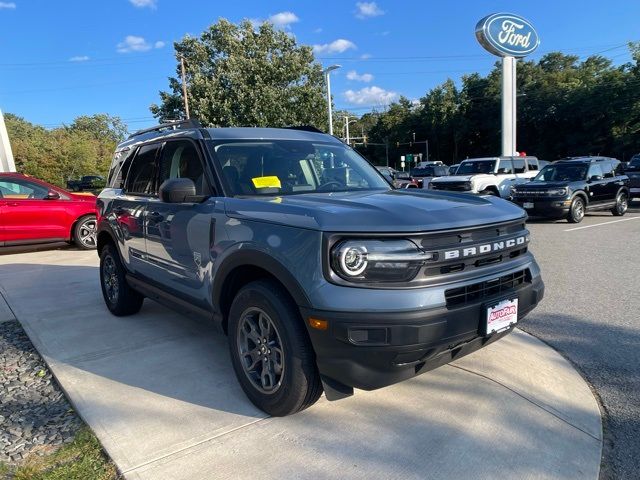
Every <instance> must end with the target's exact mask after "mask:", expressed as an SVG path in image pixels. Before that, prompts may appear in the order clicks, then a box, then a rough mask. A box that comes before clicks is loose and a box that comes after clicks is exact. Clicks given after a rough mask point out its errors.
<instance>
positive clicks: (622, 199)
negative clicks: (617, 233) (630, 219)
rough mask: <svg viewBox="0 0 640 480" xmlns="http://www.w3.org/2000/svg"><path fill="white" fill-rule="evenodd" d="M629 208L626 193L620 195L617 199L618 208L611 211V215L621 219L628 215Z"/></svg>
mask: <svg viewBox="0 0 640 480" xmlns="http://www.w3.org/2000/svg"><path fill="white" fill-rule="evenodd" d="M628 208H629V196H628V195H627V194H626V193H625V192H620V193H618V196H617V197H616V206H615V207H613V208H612V209H611V213H613V214H614V215H615V216H616V217H621V216H623V215H624V214H625V213H627V209H628Z"/></svg>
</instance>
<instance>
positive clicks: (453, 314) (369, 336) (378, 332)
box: [301, 275, 544, 390]
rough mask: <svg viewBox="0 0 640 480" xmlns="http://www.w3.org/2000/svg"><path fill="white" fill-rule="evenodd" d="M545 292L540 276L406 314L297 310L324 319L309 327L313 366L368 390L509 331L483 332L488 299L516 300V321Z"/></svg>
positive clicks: (329, 377) (334, 378) (330, 377)
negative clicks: (454, 303) (476, 297)
mask: <svg viewBox="0 0 640 480" xmlns="http://www.w3.org/2000/svg"><path fill="white" fill-rule="evenodd" d="M543 296H544V284H543V282H542V279H541V277H540V276H539V275H537V276H534V277H532V278H531V279H530V281H527V282H525V283H524V284H522V285H520V286H519V287H517V288H516V289H514V290H512V291H510V292H508V293H501V294H498V295H495V296H493V297H484V298H482V299H481V300H478V301H475V302H471V303H466V304H464V305H461V306H456V307H446V306H440V307H437V308H432V309H422V310H418V311H410V312H395V313H394V312H385V313H379V312H359V313H353V312H349V313H347V312H331V311H326V310H314V309H305V308H303V309H301V313H302V315H303V318H305V320H306V319H308V318H315V319H322V320H326V321H327V322H328V325H329V328H328V329H327V330H316V329H313V328H309V333H310V336H311V341H312V343H313V346H314V349H315V352H316V359H317V364H318V369H319V371H320V374H321V375H322V377H323V380H325V381H327V382H329V383H330V384H334V385H335V384H336V382H337V383H338V384H339V385H340V386H346V387H354V388H359V389H363V390H373V389H376V388H381V387H385V386H387V385H391V384H393V383H397V382H399V381H402V380H406V379H408V378H411V377H414V376H416V375H419V374H421V373H424V372H426V371H429V370H432V369H434V368H436V367H439V366H441V365H444V364H446V363H448V362H450V361H452V360H454V359H456V358H460V357H462V356H464V355H467V354H468V353H471V352H473V351H475V350H478V349H480V348H482V347H484V346H486V345H488V344H490V343H492V342H494V341H495V340H497V339H499V338H501V337H503V336H504V335H506V334H508V333H509V332H510V331H511V329H512V328H511V329H509V330H507V331H504V332H501V333H497V334H494V335H490V336H485V335H483V333H482V328H483V324H484V321H485V319H484V316H485V314H486V305H487V303H492V302H494V301H495V300H496V299H501V298H507V297H508V298H516V297H517V298H518V305H519V315H518V320H519V321H520V320H521V319H523V318H524V317H525V316H526V315H527V314H528V313H529V312H530V311H531V310H533V308H535V306H536V305H537V304H538V303H539V302H540V301H541V300H542V298H543Z"/></svg>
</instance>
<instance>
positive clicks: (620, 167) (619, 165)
mask: <svg viewBox="0 0 640 480" xmlns="http://www.w3.org/2000/svg"><path fill="white" fill-rule="evenodd" d="M615 174H616V175H618V176H620V175H624V174H625V173H624V165H623V164H622V162H615Z"/></svg>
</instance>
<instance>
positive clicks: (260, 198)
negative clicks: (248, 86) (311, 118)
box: [97, 121, 544, 415]
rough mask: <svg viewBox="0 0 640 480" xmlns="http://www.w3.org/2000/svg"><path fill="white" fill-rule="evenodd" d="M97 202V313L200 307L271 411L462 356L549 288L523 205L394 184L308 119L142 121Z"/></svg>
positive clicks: (195, 310) (510, 323) (240, 374)
mask: <svg viewBox="0 0 640 480" xmlns="http://www.w3.org/2000/svg"><path fill="white" fill-rule="evenodd" d="M97 207H98V240H97V243H98V252H99V255H100V282H101V287H102V293H103V295H104V300H105V302H106V305H107V307H108V308H109V310H110V311H111V312H112V313H113V314H114V315H131V314H134V313H136V312H138V311H139V310H140V308H141V307H142V304H143V299H144V298H145V297H148V298H150V299H153V300H156V301H159V302H162V303H164V304H166V305H168V306H171V307H173V308H175V309H177V310H179V311H181V312H183V313H189V314H193V315H198V316H201V317H205V318H206V319H208V320H210V321H211V322H212V323H213V324H214V325H215V326H217V327H218V328H219V329H220V330H221V331H223V332H224V333H225V334H226V335H227V336H228V339H229V350H230V355H231V363H232V364H233V368H234V369H235V372H236V375H237V378H238V381H239V382H240V384H241V386H242V388H243V390H244V391H245V393H246V394H247V396H248V397H249V399H250V400H251V401H252V402H253V403H254V404H255V405H256V406H258V407H259V408H261V409H263V410H264V411H265V412H267V413H269V414H271V415H288V414H292V413H295V412H297V411H300V410H302V409H304V408H306V407H308V406H309V405H311V404H313V403H314V402H315V401H316V400H317V399H318V398H319V396H320V395H321V393H322V391H323V390H324V392H325V394H326V397H327V398H328V399H329V400H335V399H338V398H341V397H344V396H347V395H351V394H353V389H354V388H359V389H365V390H373V389H376V388H380V387H384V386H386V385H390V384H392V383H395V382H399V381H401V380H404V379H408V378H411V377H413V376H415V375H418V374H420V373H423V372H426V371H428V370H430V369H433V368H435V367H438V366H440V365H443V364H445V363H447V362H449V361H451V360H453V359H455V358H459V357H461V356H463V355H466V354H468V353H470V352H473V351H475V350H477V349H479V348H481V347H483V346H485V345H487V344H489V343H491V342H493V341H495V340H497V339H499V338H500V337H502V336H504V335H506V334H507V333H509V332H510V331H511V330H512V329H513V328H514V325H515V324H516V322H518V321H520V320H521V319H522V318H523V317H524V316H525V315H526V314H527V313H529V312H530V311H531V310H532V309H533V308H534V307H535V306H536V305H537V303H538V302H539V301H540V300H541V299H542V296H543V294H544V285H543V283H542V280H541V278H540V269H539V268H538V265H537V264H536V262H535V260H534V258H533V256H532V255H531V253H530V252H529V240H530V239H529V232H528V231H527V229H526V227H525V220H526V214H525V212H524V211H523V210H522V209H521V208H519V207H518V206H516V205H513V204H511V203H509V202H506V201H504V200H501V199H499V198H490V197H487V198H482V197H474V196H469V195H464V194H459V193H452V192H429V191H425V190H417V189H413V190H394V189H393V188H392V187H391V186H390V185H389V183H388V182H387V181H386V180H385V179H384V177H383V176H382V175H381V174H380V173H379V172H378V171H377V170H376V169H375V168H374V167H373V166H372V165H371V164H369V163H368V162H367V161H366V160H365V159H364V158H362V157H361V156H360V155H359V154H358V153H356V152H355V151H354V150H353V149H352V148H350V147H349V146H347V145H345V144H343V143H342V142H340V141H339V140H337V139H336V138H334V137H332V136H329V135H325V134H322V133H320V132H318V131H312V129H306V128H300V129H275V128H208V129H205V128H201V127H200V126H199V124H197V123H196V122H193V121H186V122H179V123H172V124H164V125H160V126H158V127H156V128H153V129H149V130H144V131H140V132H137V133H135V134H133V135H132V136H131V137H130V138H129V139H128V140H126V141H125V142H124V143H122V144H120V145H119V146H118V147H117V150H116V152H115V155H114V158H113V163H112V165H111V171H110V173H109V178H108V185H107V188H106V189H105V190H103V191H102V193H101V194H100V196H99V197H98V202H97Z"/></svg>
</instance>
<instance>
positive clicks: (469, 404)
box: [0, 253, 637, 480]
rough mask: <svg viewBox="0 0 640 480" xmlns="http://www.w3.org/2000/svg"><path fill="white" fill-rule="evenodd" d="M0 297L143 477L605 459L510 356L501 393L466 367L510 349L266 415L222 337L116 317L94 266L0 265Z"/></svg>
mask: <svg viewBox="0 0 640 480" xmlns="http://www.w3.org/2000/svg"><path fill="white" fill-rule="evenodd" d="M54 255H55V253H54ZM23 258H26V257H23ZM65 258H66V257H65ZM0 287H2V289H3V290H4V291H5V292H6V293H7V294H8V300H9V302H10V304H11V305H12V306H14V307H15V309H16V312H15V313H16V316H17V317H18V318H19V319H20V321H21V323H22V324H23V326H24V327H25V330H26V331H27V333H28V334H29V336H30V338H31V340H32V341H33V343H34V344H35V346H36V348H37V349H38V350H39V351H40V353H41V354H42V355H43V357H44V358H45V360H46V361H47V362H48V363H49V364H50V366H51V367H52V370H53V372H54V374H55V375H56V377H57V378H58V379H59V382H60V384H61V386H62V387H63V389H64V390H65V391H66V392H67V394H68V396H69V397H70V399H71V401H72V403H74V405H75V406H76V409H77V411H78V412H79V413H80V415H81V416H82V417H83V418H84V420H85V421H86V422H87V423H88V424H89V425H90V426H91V427H92V428H93V429H94V431H95V432H96V434H98V437H99V438H100V440H101V442H102V443H103V445H104V446H105V448H106V449H107V451H108V452H109V454H110V455H111V456H112V457H113V459H114V461H116V463H117V464H118V466H119V468H120V469H121V470H122V471H123V472H124V473H126V472H132V471H134V470H135V471H136V472H137V473H138V474H139V475H140V478H160V477H164V478H211V477H213V476H215V477H216V478H252V479H254V480H255V479H256V478H276V477H279V476H280V477H283V476H284V477H287V476H289V477H291V476H292V475H293V476H295V477H296V478H336V479H337V478H362V477H363V476H367V478H385V479H386V478H403V479H409V478H416V479H418V478H420V479H424V478H451V477H454V476H457V477H460V478H469V475H470V472H471V471H475V472H476V474H474V478H505V477H511V478H523V477H525V476H526V477H531V478H534V477H535V478H588V477H589V475H590V474H591V473H589V474H587V476H586V477H585V476H584V475H585V474H586V472H591V471H592V468H591V467H589V468H587V467H586V466H590V465H592V464H593V462H594V458H596V460H595V461H597V462H599V449H600V443H599V440H598V439H597V438H593V437H592V436H591V435H590V434H585V432H584V431H583V430H584V429H581V427H580V425H577V428H576V425H575V423H576V422H573V424H572V423H571V422H570V421H568V420H567V419H580V418H582V417H584V416H585V415H587V414H588V412H587V411H585V410H583V409H582V407H580V406H579V405H577V404H575V403H572V402H571V401H570V399H569V398H566V399H564V398H561V397H558V398H554V399H552V400H548V401H547V400H544V399H543V400H539V401H538V400H536V399H533V400H532V399H527V398H525V397H524V396H523V394H522V393H521V392H519V386H518V382H521V379H519V378H516V377H518V375H519V370H518V368H514V367H513V364H515V363H517V362H518V361H519V360H518V358H516V357H517V356H516V355H511V357H510V360H508V361H507V362H505V364H504V365H503V366H502V367H501V368H499V374H500V381H499V382H498V381H494V380H491V379H488V378H485V377H484V376H483V375H484V374H483V370H482V365H480V364H476V365H474V358H476V359H477V358H486V356H487V355H491V352H492V351H493V350H491V349H494V350H495V349H497V348H500V345H501V342H506V341H507V340H506V339H505V340H501V342H497V343H496V344H494V345H492V346H490V347H488V348H487V349H485V350H483V351H480V352H477V353H475V354H473V355H472V356H469V357H466V358H465V359H463V361H461V362H460V363H459V365H461V366H465V365H468V364H471V365H472V366H473V367H474V368H477V369H478V372H475V373H474V372H473V371H469V370H463V369H461V368H458V366H445V367H442V368H439V369H437V370H435V371H433V372H429V373H427V374H424V375H421V376H419V377H416V378H414V379H412V380H409V381H406V382H403V383H400V384H397V385H393V386H391V387H388V388H385V389H382V390H378V391H375V392H357V393H356V395H355V396H354V397H350V398H347V399H345V400H341V401H339V402H327V401H326V400H324V399H322V400H321V401H320V402H318V404H316V405H315V406H314V407H312V408H310V409H308V410H306V411H304V412H302V413H300V414H297V415H294V416H291V417H287V418H267V416H266V415H265V414H264V413H263V412H261V411H259V410H257V409H256V408H255V407H254V406H253V405H252V404H251V403H250V402H249V401H248V400H247V399H246V397H245V395H244V393H243V392H242V390H241V389H240V387H239V385H238V383H237V380H236V378H235V375H234V373H233V369H232V367H231V363H230V361H229V353H228V347H227V341H226V337H225V336H224V335H222V334H219V333H216V332H214V331H213V329H212V327H211V326H210V325H207V324H206V323H204V322H202V321H199V320H195V319H192V318H188V317H184V316H182V315H180V314H177V313H174V312H172V311H171V310H168V309H166V308H164V307H162V306H160V305H158V304H156V303H155V302H152V301H149V300H145V304H144V306H143V308H142V311H141V312H140V313H139V314H138V315H134V316H131V317H115V316H112V315H111V314H110V313H109V312H108V310H107V309H106V307H105V306H104V302H103V300H102V295H101V292H100V286H99V282H98V268H97V267H95V266H86V265H50V264H40V263H26V262H25V263H15V264H4V265H2V266H1V268H0ZM508 338H510V337H507V339H508ZM583 340H585V339H583ZM591 341H594V340H593V339H591ZM636 341H637V339H636ZM504 345H506V344H504ZM482 356H484V357H482ZM554 358H555V357H554ZM554 358H550V359H549V361H550V362H554V361H557V362H558V365H560V364H561V363H562V361H561V359H559V358H558V359H555V360H554ZM465 361H467V363H466V364H465V363H463V362H465ZM456 365H458V364H456ZM564 365H565V366H566V364H564ZM531 381H534V379H531ZM505 387H506V388H505ZM547 403H548V405H547ZM14 407H17V406H14ZM578 423H579V422H578ZM582 447H584V448H582ZM283 452H289V453H288V454H285V455H286V462H284V464H286V465H285V466H283V462H282V455H283ZM178 453H179V454H178ZM256 465H260V468H259V469H258V470H259V472H258V473H256ZM591 476H592V477H593V475H591Z"/></svg>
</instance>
